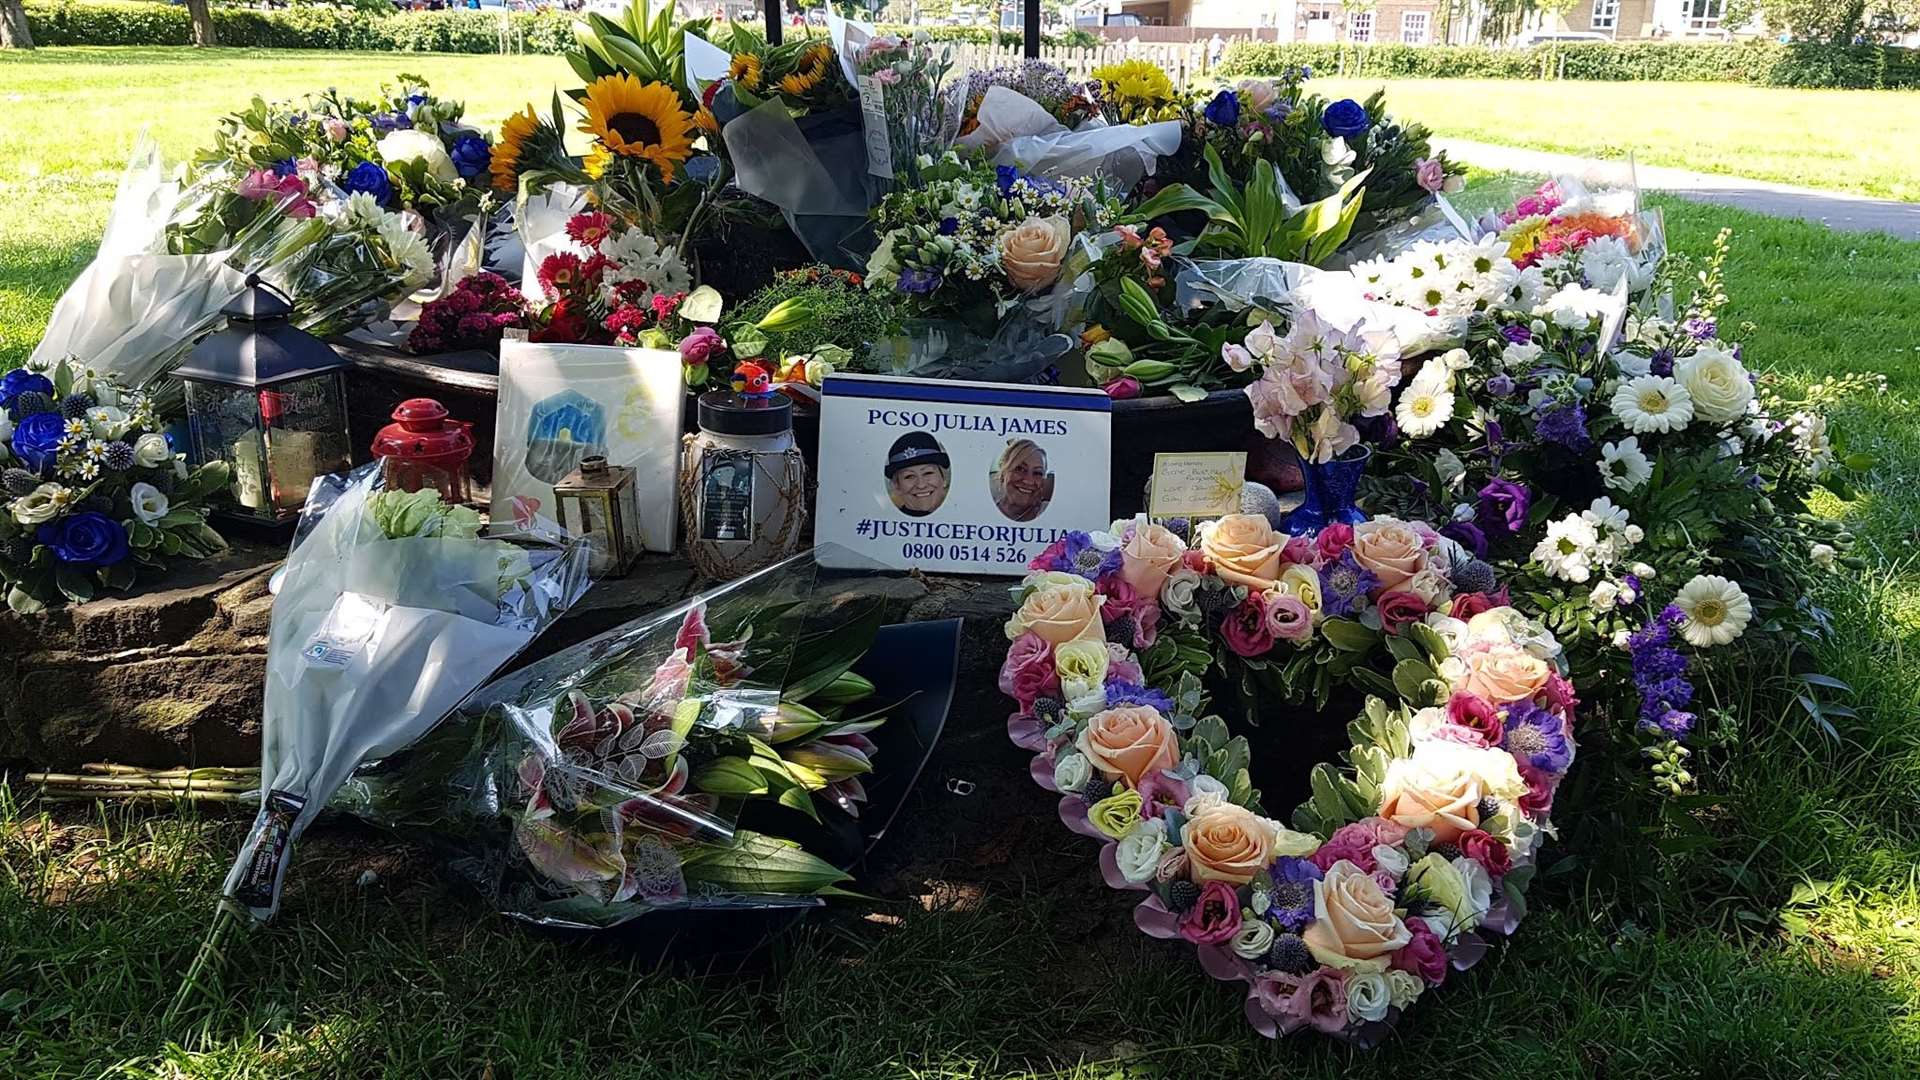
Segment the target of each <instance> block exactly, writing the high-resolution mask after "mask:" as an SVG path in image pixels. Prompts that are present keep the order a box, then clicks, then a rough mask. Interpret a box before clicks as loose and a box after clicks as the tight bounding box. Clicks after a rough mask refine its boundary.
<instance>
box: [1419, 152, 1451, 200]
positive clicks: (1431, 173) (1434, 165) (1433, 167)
mask: <svg viewBox="0 0 1920 1080" xmlns="http://www.w3.org/2000/svg"><path fill="white" fill-rule="evenodd" d="M1413 179H1414V182H1415V183H1417V184H1419V185H1420V189H1421V190H1422V191H1434V192H1437V191H1439V190H1440V189H1442V188H1444V187H1446V186H1447V167H1446V166H1445V165H1442V164H1440V162H1439V161H1438V160H1437V159H1435V158H1421V159H1420V160H1419V161H1416V162H1414V163H1413Z"/></svg>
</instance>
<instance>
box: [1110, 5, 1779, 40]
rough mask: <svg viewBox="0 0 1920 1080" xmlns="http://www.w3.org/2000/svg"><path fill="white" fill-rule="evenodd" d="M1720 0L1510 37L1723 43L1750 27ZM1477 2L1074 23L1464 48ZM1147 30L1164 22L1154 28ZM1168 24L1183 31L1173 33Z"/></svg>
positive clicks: (1621, 11) (1592, 11)
mask: <svg viewBox="0 0 1920 1080" xmlns="http://www.w3.org/2000/svg"><path fill="white" fill-rule="evenodd" d="M1725 5H1726V0H1577V2H1576V6H1575V7H1574V8H1573V9H1572V10H1571V11H1569V12H1568V13H1567V14H1566V15H1565V16H1564V17H1560V16H1543V17H1540V18H1538V19H1537V20H1536V21H1535V22H1534V24H1533V25H1531V26H1529V27H1528V28H1527V29H1526V30H1524V31H1523V32H1522V33H1521V34H1520V35H1519V36H1518V38H1517V40H1516V43H1526V42H1528V41H1531V40H1554V39H1558V40H1572V41H1578V40H1601V39H1612V40H1618V41H1645V40H1682V39H1686V40H1696V41H1697V40H1726V39H1728V38H1731V37H1735V36H1749V35H1751V34H1756V33H1759V32H1760V28H1759V27H1757V26H1755V27H1751V28H1743V29H1741V30H1738V31H1734V30H1731V29H1730V28H1727V27H1724V26H1722V25H1721V13H1722V11H1723V10H1724V8H1725ZM1476 8H1477V5H1474V4H1467V5H1465V6H1464V8H1462V7H1455V8H1454V14H1453V18H1452V19H1448V18H1447V9H1448V4H1447V3H1446V2H1445V0H1374V2H1373V3H1371V4H1359V3H1354V2H1352V0H1349V2H1347V3H1344V4H1343V3H1340V2H1338V0H1277V2H1276V0H1091V2H1090V3H1083V4H1082V5H1080V6H1079V7H1077V8H1076V9H1075V13H1076V20H1075V21H1076V22H1078V23H1080V24H1081V25H1084V26H1100V25H1104V26H1105V27H1106V28H1107V36H1108V37H1110V38H1111V37H1114V36H1115V34H1116V31H1117V32H1119V33H1121V34H1124V33H1126V32H1128V30H1129V28H1138V29H1140V30H1142V31H1144V32H1142V33H1140V35H1139V36H1140V37H1141V38H1142V39H1143V40H1181V41H1186V40H1200V39H1203V38H1206V37H1207V36H1209V35H1211V34H1214V33H1219V34H1221V35H1222V36H1224V37H1228V38H1256V39H1258V40H1262V41H1283V42H1301V43H1312V44H1323V45H1332V44H1348V43H1350V44H1359V45H1435V44H1455V45H1465V44H1474V43H1478V40H1479V35H1478V32H1477V27H1478V26H1479V21H1480V20H1479V13H1478V11H1477V10H1476ZM1155 28H1166V30H1165V31H1162V32H1159V33H1155V32H1153V31H1154V29H1155ZM1175 28H1184V29H1183V30H1181V31H1180V32H1177V33H1176V32H1174V31H1175Z"/></svg>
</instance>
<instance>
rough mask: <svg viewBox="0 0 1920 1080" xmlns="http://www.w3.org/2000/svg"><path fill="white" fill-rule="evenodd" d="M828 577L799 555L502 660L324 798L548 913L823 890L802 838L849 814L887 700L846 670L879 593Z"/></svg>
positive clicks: (758, 903) (754, 903)
mask: <svg viewBox="0 0 1920 1080" xmlns="http://www.w3.org/2000/svg"><path fill="white" fill-rule="evenodd" d="M829 574H830V572H829V571H824V570H821V569H820V568H819V567H818V566H817V564H816V563H815V562H814V558H813V556H812V555H811V554H806V555H801V556H798V557H796V558H794V559H790V560H788V561H786V562H783V563H780V564H778V565H776V566H773V567H770V568H768V569H767V570H764V571H762V572H761V573H759V574H756V575H754V576H752V577H749V578H745V579H743V580H741V581H738V582H735V583H733V584H730V585H727V586H724V587H722V588H719V589H716V590H713V591H711V592H708V593H705V594H703V595H701V596H698V597H696V598H694V599H692V600H690V601H688V602H686V603H684V604H682V605H680V606H679V607H676V608H674V609H671V610H668V611H665V612H661V613H656V614H653V615H649V616H646V617H644V618H642V619H640V620H637V621H635V622H633V623H630V624H628V625H627V626H624V627H620V628H617V629H615V630H612V631H609V632H608V633H606V634H603V635H601V636H600V637H597V638H594V639H592V640H590V641H587V642H584V643H582V644H579V645H575V646H572V647H570V648H568V649H566V650H564V651H561V652H559V653H556V654H554V655H553V656H550V657H547V658H545V659H543V660H540V661H538V662H536V663H534V664H532V665H529V666H528V667H526V668H523V669H521V670H520V671H518V672H515V673H513V674H510V675H507V676H505V677H502V678H501V679H498V680H496V681H495V682H493V683H491V684H489V685H487V686H485V687H483V688H481V689H480V690H479V691H478V692H476V693H475V694H474V695H473V696H472V697H471V698H470V699H469V700H468V701H467V702H465V703H464V704H463V705H462V706H461V708H460V709H459V711H458V712H457V713H456V714H455V716H454V717H452V718H451V719H450V720H449V721H448V722H447V723H445V724H443V725H441V727H440V728H439V729H438V730H436V731H435V732H434V733H433V734H432V735H431V736H429V737H428V738H427V739H424V740H422V741H421V742H420V743H419V744H418V745H416V746H415V747H413V748H412V749H411V750H410V751H409V752H408V753H407V754H404V755H401V756H398V757H396V758H394V759H392V760H390V761H386V762H382V763H379V764H378V765H375V766H370V767H369V768H367V769H365V770H363V772H362V774H361V775H360V776H358V777H356V778H355V780H354V781H353V782H352V783H350V784H349V785H348V786H347V788H346V789H345V790H343V791H342V793H341V796H340V798H339V799H337V800H336V803H335V805H336V806H337V807H338V808H340V809H344V810H347V811H349V812H351V813H354V814H356V815H358V816H361V817H363V818H366V819H369V820H371V821H373V822H375V823H377V824H381V825H384V826H388V827H391V828H394V829H396V830H397V831H399V832H401V833H402V834H404V835H409V836H412V837H414V838H416V839H420V840H424V841H425V842H427V843H428V844H430V845H431V846H433V847H435V848H437V849H439V850H440V851H442V852H443V853H445V854H446V855H447V856H448V857H449V860H450V865H451V867H452V868H453V869H454V870H455V871H456V873H458V874H460V875H461V876H463V877H465V878H466V879H468V880H469V881H471V882H472V883H473V884H474V885H475V886H476V887H478V888H479V889H480V890H481V891H482V893H483V894H485V895H486V896H487V897H488V898H489V899H490V900H491V902H492V903H494V904H495V905H496V906H497V907H498V908H499V910H501V911H502V912H504V913H506V914H508V915H512V916H514V917H517V918H521V919H525V920H528V921H531V922H535V923H540V924H543V925H552V926H570V927H605V926H612V925H616V924H619V923H622V922H626V921H628V920H630V919H633V918H635V917H637V916H640V915H643V914H646V913H648V912H652V911H661V910H688V909H726V908H768V907H782V906H812V905H815V904H818V903H819V902H820V901H819V899H818V898H819V897H821V896H825V895H832V894H834V893H837V892H839V891H840V889H839V886H840V885H841V884H842V883H844V882H846V881H847V880H848V877H847V875H846V873H844V872H843V870H841V869H840V868H838V867H836V866H835V865H834V863H832V862H829V861H828V860H827V859H826V858H822V857H821V856H820V855H819V854H816V853H815V852H812V851H809V850H808V849H807V848H805V847H802V846H801V843H800V842H799V840H798V839H796V838H806V839H808V841H809V842H812V840H813V838H815V837H818V836H822V835H823V834H824V833H826V832H828V831H830V830H831V829H833V828H834V827H835V826H836V825H841V824H847V823H850V822H851V821H852V820H853V819H855V818H857V817H858V815H859V813H860V811H861V808H862V805H863V803H864V802H865V799H866V789H865V787H864V786H863V783H862V777H864V776H866V775H867V774H869V773H870V772H871V771H872V769H873V761H872V755H873V753H874V750H875V744H874V742H873V741H872V740H871V739H870V738H869V737H868V736H869V734H870V733H871V732H873V731H874V730H875V729H876V728H878V727H879V726H880V725H881V724H882V722H883V721H884V720H885V719H886V715H887V711H888V708H889V707H890V704H891V703H888V704H881V703H877V702H876V701H875V700H874V689H873V686H872V684H871V683H869V682H868V681H867V680H866V679H865V678H863V677H861V676H860V675H857V674H855V673H853V671H852V668H853V666H854V664H855V663H856V662H857V661H859V660H860V659H861V657H862V656H863V655H864V654H865V653H866V651H867V649H868V648H869V646H871V644H872V642H873V639H874V635H875V634H876V632H877V631H878V629H879V623H880V613H881V609H880V607H879V604H878V603H877V602H876V601H874V600H873V599H872V598H871V597H869V598H866V599H864V600H862V599H859V598H856V597H853V596H851V595H850V594H845V593H836V592H834V590H832V589H831V587H830V586H829V584H828V575H829ZM776 834H777V835H776ZM815 846H824V845H823V844H816V845H815ZM843 861H846V860H843Z"/></svg>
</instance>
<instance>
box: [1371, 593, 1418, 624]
mask: <svg viewBox="0 0 1920 1080" xmlns="http://www.w3.org/2000/svg"><path fill="white" fill-rule="evenodd" d="M1379 609H1380V628H1381V629H1383V630H1385V631H1386V632H1387V633H1389V634H1397V633H1399V632H1400V631H1401V630H1402V629H1404V628H1405V627H1406V625H1407V624H1408V623H1417V622H1419V621H1420V620H1421V619H1424V618H1426V617H1427V602H1426V601H1425V600H1422V599H1420V597H1419V596H1418V595H1416V594H1414V593H1410V592H1406V591H1405V590H1402V589H1389V590H1388V591H1386V592H1384V593H1381V594H1380V601H1379Z"/></svg>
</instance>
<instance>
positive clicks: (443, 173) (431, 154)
mask: <svg viewBox="0 0 1920 1080" xmlns="http://www.w3.org/2000/svg"><path fill="white" fill-rule="evenodd" d="M376 149H378V150H379V151H380V157H381V158H382V159H383V160H384V161H386V162H387V163H388V164H389V165H400V164H405V163H407V162H411V161H423V162H426V165H427V175H429V176H431V177H433V178H434V179H435V180H441V181H445V182H446V183H449V184H451V183H453V182H454V181H455V180H458V179H460V170H459V169H458V168H456V167H455V166H454V164H453V159H452V158H450V157H448V156H447V148H446V147H445V146H442V145H441V143H440V140H439V139H438V138H437V137H436V136H434V135H433V134H432V133H431V132H426V131H421V130H420V129H418V128H406V129H403V130H400V131H395V132H391V133H389V134H388V135H386V136H385V137H384V138H382V139H381V140H380V142H379V144H378V146H377V147H376Z"/></svg>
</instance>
